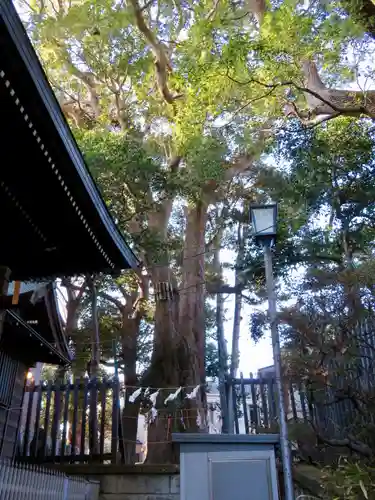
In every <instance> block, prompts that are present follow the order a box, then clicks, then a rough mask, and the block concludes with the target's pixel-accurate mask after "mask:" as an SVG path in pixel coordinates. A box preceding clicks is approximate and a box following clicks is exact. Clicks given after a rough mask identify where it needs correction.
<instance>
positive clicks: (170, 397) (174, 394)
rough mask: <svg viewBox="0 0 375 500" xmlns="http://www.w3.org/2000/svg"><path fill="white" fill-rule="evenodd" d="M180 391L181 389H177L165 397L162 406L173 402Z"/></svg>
mask: <svg viewBox="0 0 375 500" xmlns="http://www.w3.org/2000/svg"><path fill="white" fill-rule="evenodd" d="M181 390H182V387H179V388H178V389H177V391H176V392H173V393H172V394H169V396H167V397H166V398H165V400H164V404H165V405H167V403H169V401H174V400H175V399H176V398H177V396H178V395H179V394H180V392H181Z"/></svg>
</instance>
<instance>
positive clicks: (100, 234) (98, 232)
mask: <svg viewBox="0 0 375 500" xmlns="http://www.w3.org/2000/svg"><path fill="white" fill-rule="evenodd" d="M0 101H1V104H2V120H1V121H0V145H1V152H0V213H1V224H0V231H1V236H2V237H1V245H0V311H1V314H0V415H1V410H3V414H4V415H7V417H6V418H5V420H4V419H3V425H2V424H1V417H0V456H14V452H15V443H16V437H17V425H19V424H18V422H19V413H20V412H19V409H20V406H21V405H22V395H23V393H24V384H25V378H26V372H27V370H28V367H29V366H31V365H32V364H33V363H35V362H37V361H44V362H49V363H50V362H52V363H65V362H69V351H68V349H67V346H66V342H65V340H64V338H63V335H62V330H61V327H60V326H59V325H58V321H57V318H56V317H54V314H55V312H56V310H57V309H56V307H55V306H56V304H55V305H54V304H53V302H52V301H53V297H52V289H51V288H49V289H48V287H49V286H52V285H47V288H46V289H45V295H44V298H43V299H39V300H36V301H34V302H33V301H31V300H30V299H31V298H32V296H34V299H35V294H36V291H37V288H38V287H36V286H34V288H32V287H31V288H30V289H29V290H28V289H27V288H25V286H26V285H23V287H24V288H23V289H21V291H20V296H19V307H18V308H17V307H16V308H14V307H13V308H12V307H11V304H10V303H11V301H12V296H13V293H12V291H11V292H9V290H8V285H9V282H10V281H22V282H26V283H29V282H34V283H35V282H37V283H40V282H46V281H49V282H50V281H51V280H53V279H54V278H56V277H64V276H73V275H83V274H84V275H87V274H94V273H98V272H104V273H109V274H112V273H117V272H119V271H121V270H123V269H129V268H135V267H136V266H137V265H138V262H137V259H136V257H135V255H134V254H133V252H132V251H131V249H130V247H129V246H128V244H127V243H126V242H125V240H124V238H123V236H122V234H121V233H120V231H119V229H118V228H117V227H116V225H115V223H114V221H113V219H112V217H111V215H110V214H109V212H108V210H107V207H106V205H105V203H104V201H103V199H102V197H101V195H100V192H99V190H98V188H97V186H96V185H95V182H94V180H93V178H92V177H91V175H90V173H89V171H88V169H87V167H86V165H85V162H84V159H83V157H82V154H81V152H80V150H79V148H78V146H77V144H76V141H75V139H74V137H73V135H72V133H71V131H70V128H69V126H68V124H67V122H66V120H65V118H64V116H63V114H62V112H61V109H60V106H59V104H58V102H57V99H56V97H55V95H54V93H53V91H52V89H51V87H50V85H49V83H48V80H47V78H46V75H45V73H44V71H43V69H42V67H41V65H40V62H39V60H38V57H37V55H36V53H35V51H34V49H33V47H32V45H31V43H30V40H29V38H28V36H27V34H26V32H25V29H24V27H23V25H22V22H21V20H20V18H19V16H18V14H17V12H16V10H15V8H14V6H13V4H12V2H11V0H2V1H0ZM38 286H39V285H38ZM35 321H38V324H36V323H33V322H35ZM4 438H6V439H5V441H4ZM5 442H6V445H4V443H5ZM3 445H4V446H3Z"/></svg>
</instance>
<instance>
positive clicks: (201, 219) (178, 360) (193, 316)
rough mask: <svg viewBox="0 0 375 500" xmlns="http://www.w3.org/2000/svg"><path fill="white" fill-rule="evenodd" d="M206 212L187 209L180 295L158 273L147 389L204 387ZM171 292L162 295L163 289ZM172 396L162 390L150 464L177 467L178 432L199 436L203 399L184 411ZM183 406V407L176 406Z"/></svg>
mask: <svg viewBox="0 0 375 500" xmlns="http://www.w3.org/2000/svg"><path fill="white" fill-rule="evenodd" d="M206 217H207V207H206V205H204V203H203V202H197V203H196V204H195V205H194V206H191V207H188V208H187V209H186V230H185V246H184V258H183V265H182V283H181V286H180V289H179V290H177V286H176V282H175V279H174V277H173V276H172V274H171V271H170V269H169V267H167V266H165V267H162V266H159V267H157V268H156V269H155V272H154V273H153V281H154V288H155V289H156V291H157V293H156V310H155V341H154V351H153V356H152V362H151V368H150V370H149V373H148V375H147V377H146V381H147V382H146V385H148V382H150V384H149V385H152V386H154V387H161V388H168V387H171V388H176V387H179V386H185V387H186V386H190V387H194V386H196V385H198V384H203V383H204V381H205V370H204V296H205V293H204V279H205V272H204V271H205V270H204V257H205V226H206ZM161 283H168V284H169V288H168V289H166V288H165V287H164V288H163V291H160V290H161V289H160V284H161ZM169 392H170V391H168V390H163V391H161V395H160V396H159V400H158V402H157V409H158V416H157V418H156V420H155V421H154V422H153V423H151V424H150V425H149V429H148V453H147V462H149V463H177V462H178V460H179V457H178V454H177V453H176V452H175V450H174V449H173V448H172V446H171V442H170V439H171V433H172V432H173V431H182V430H185V431H187V432H196V431H197V430H198V425H197V417H198V412H199V415H200V417H201V420H202V418H204V409H203V407H204V393H203V391H200V396H201V400H200V401H199V402H197V401H189V400H186V401H184V402H183V407H184V410H180V409H178V408H177V409H176V408H175V406H174V408H173V409H169V408H168V407H165V406H164V404H163V401H164V399H165V398H166V396H167V395H168V393H169ZM177 403H178V402H177Z"/></svg>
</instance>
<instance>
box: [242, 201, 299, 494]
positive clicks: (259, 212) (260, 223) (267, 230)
mask: <svg viewBox="0 0 375 500" xmlns="http://www.w3.org/2000/svg"><path fill="white" fill-rule="evenodd" d="M250 212H251V220H252V226H253V234H254V236H255V240H256V242H257V243H259V244H261V245H262V247H263V251H264V264H265V271H266V284H267V295H268V313H269V319H270V324H271V335H272V350H273V359H274V364H275V378H276V380H275V382H276V391H277V402H278V411H279V425H280V448H281V458H282V466H283V474H284V488H285V500H294V488H293V479H292V462H291V454H290V448H289V441H288V428H287V423H286V414H285V407H284V398H283V386H282V378H281V348H280V336H279V331H278V325H277V309H276V292H275V281H274V277H273V270H272V252H271V247H272V245H273V243H274V241H275V238H276V220H277V204H276V203H270V204H267V205H253V206H252V207H251V208H250Z"/></svg>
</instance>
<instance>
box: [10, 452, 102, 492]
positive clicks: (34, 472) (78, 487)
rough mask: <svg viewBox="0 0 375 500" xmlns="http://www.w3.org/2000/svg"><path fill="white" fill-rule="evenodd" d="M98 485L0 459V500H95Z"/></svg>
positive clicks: (82, 479)
mask: <svg viewBox="0 0 375 500" xmlns="http://www.w3.org/2000/svg"><path fill="white" fill-rule="evenodd" d="M98 498H99V483H98V482H93V481H87V480H86V479H84V478H81V477H68V476H66V475H65V474H63V473H62V472H59V471H55V470H52V469H51V470H49V469H44V468H42V467H40V466H37V465H30V464H22V463H12V462H10V461H7V460H4V459H0V500H21V499H22V500H98Z"/></svg>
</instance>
